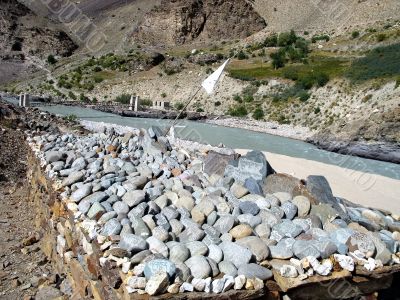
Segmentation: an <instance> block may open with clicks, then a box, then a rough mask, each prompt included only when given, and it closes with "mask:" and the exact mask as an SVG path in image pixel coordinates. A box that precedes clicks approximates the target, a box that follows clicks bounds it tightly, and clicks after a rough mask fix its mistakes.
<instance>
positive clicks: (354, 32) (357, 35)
mask: <svg viewBox="0 0 400 300" xmlns="http://www.w3.org/2000/svg"><path fill="white" fill-rule="evenodd" d="M359 36H360V32H359V31H353V32H352V33H351V37H352V38H353V39H356V38H358V37H359Z"/></svg>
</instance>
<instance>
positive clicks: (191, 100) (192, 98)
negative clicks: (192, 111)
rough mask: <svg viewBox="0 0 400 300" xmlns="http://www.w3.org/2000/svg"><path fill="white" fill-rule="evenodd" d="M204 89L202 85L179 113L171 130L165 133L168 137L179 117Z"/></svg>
mask: <svg viewBox="0 0 400 300" xmlns="http://www.w3.org/2000/svg"><path fill="white" fill-rule="evenodd" d="M201 89H202V86H201V85H200V87H199V88H198V89H197V91H196V92H195V93H194V94H193V96H192V97H191V98H190V100H189V101H188V102H187V103H186V105H185V106H184V107H183V108H182V109H181V111H180V112H179V114H178V115H177V116H176V118H175V120H174V121H173V122H172V125H171V126H169V128H168V129H167V131H166V132H165V135H164V136H166V135H167V134H168V133H169V132H170V130H171V128H172V127H174V125H175V123H176V121H177V120H178V119H179V117H180V116H181V115H182V113H183V112H184V111H185V110H186V108H187V107H188V106H189V105H190V103H191V102H192V101H193V99H194V98H195V97H196V96H197V94H198V93H199V92H200V90H201Z"/></svg>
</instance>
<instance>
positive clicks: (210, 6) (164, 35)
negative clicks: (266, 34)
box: [134, 0, 266, 45]
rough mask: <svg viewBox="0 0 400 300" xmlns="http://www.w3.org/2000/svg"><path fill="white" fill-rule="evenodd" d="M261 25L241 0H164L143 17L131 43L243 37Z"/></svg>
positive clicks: (262, 24)
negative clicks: (133, 41)
mask: <svg viewBox="0 0 400 300" xmlns="http://www.w3.org/2000/svg"><path fill="white" fill-rule="evenodd" d="M265 26H266V23H265V21H264V19H263V18H262V17H260V16H259V15H258V14H257V13H256V12H255V11H254V9H253V7H252V5H250V4H249V3H248V2H246V1H244V0H239V1H233V0H204V1H202V0H173V1H165V0H164V1H162V3H161V5H159V6H157V7H156V8H154V9H153V10H152V11H151V12H150V13H148V14H147V15H146V17H145V19H144V21H143V22H142V23H141V24H140V25H139V27H138V28H137V30H136V32H135V33H134V40H135V41H136V42H138V43H146V44H153V45H162V44H167V45H176V44H178V45H179V44H185V43H188V42H193V41H219V40H224V39H236V38H244V37H247V36H249V35H251V34H253V33H255V32H257V31H259V30H261V29H263V28H264V27H265Z"/></svg>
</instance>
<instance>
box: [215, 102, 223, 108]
mask: <svg viewBox="0 0 400 300" xmlns="http://www.w3.org/2000/svg"><path fill="white" fill-rule="evenodd" d="M221 104H222V103H221V101H216V102H214V105H215V106H217V107H218V106H221Z"/></svg>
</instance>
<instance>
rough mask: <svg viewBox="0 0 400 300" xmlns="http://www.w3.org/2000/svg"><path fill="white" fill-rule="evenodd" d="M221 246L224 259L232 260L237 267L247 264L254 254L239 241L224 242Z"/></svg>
mask: <svg viewBox="0 0 400 300" xmlns="http://www.w3.org/2000/svg"><path fill="white" fill-rule="evenodd" d="M219 247H220V248H221V250H222V252H223V254H224V260H226V261H230V262H231V263H233V264H234V265H235V266H236V267H239V266H241V265H242V264H247V263H248V262H249V261H250V259H251V256H252V253H251V251H250V250H248V249H246V248H245V247H243V246H241V245H239V244H237V243H233V242H222V243H221V244H220V245H219Z"/></svg>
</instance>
